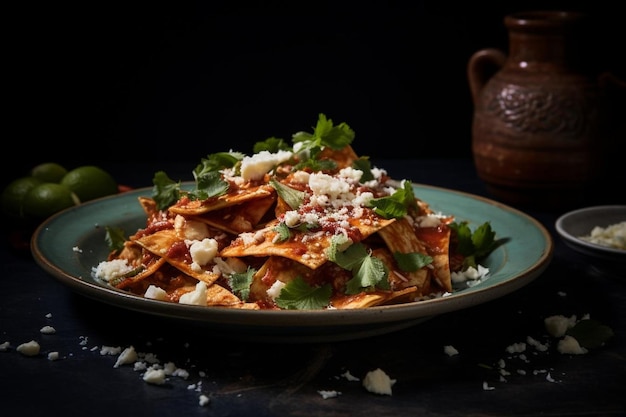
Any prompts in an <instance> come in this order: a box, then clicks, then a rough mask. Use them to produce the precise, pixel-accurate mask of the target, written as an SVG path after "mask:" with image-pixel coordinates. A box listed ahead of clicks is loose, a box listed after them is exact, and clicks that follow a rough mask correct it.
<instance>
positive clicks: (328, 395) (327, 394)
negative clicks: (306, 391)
mask: <svg viewBox="0 0 626 417" xmlns="http://www.w3.org/2000/svg"><path fill="white" fill-rule="evenodd" d="M317 393H318V394H319V395H321V396H322V398H323V399H325V400H327V399H329V398H336V397H338V396H340V395H341V392H340V391H334V390H331V391H327V390H319V391H317Z"/></svg>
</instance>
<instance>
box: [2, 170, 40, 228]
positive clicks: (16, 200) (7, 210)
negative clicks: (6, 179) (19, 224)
mask: <svg viewBox="0 0 626 417" xmlns="http://www.w3.org/2000/svg"><path fill="white" fill-rule="evenodd" d="M39 184H41V180H39V179H38V178H35V177H21V178H17V179H15V180H13V181H11V182H10V183H9V184H8V185H7V186H6V187H5V188H4V190H3V191H2V212H3V213H4V214H5V215H7V216H9V217H11V218H16V219H17V218H23V217H24V215H23V213H22V203H23V201H24V196H25V195H26V194H27V193H28V192H29V191H30V190H31V189H32V188H34V187H35V186H37V185H39Z"/></svg>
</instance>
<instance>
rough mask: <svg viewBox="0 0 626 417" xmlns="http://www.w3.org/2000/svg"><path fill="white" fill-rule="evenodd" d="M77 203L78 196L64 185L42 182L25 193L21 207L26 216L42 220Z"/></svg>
mask: <svg viewBox="0 0 626 417" xmlns="http://www.w3.org/2000/svg"><path fill="white" fill-rule="evenodd" d="M79 203H80V201H78V198H77V197H76V196H75V195H73V193H72V191H71V190H70V189H69V188H67V187H66V186H65V185H61V184H57V183H54V182H44V183H41V184H39V185H36V186H35V187H33V188H32V189H31V190H30V191H28V193H26V195H25V196H24V201H23V202H22V208H23V210H24V215H25V216H26V217H30V218H32V219H38V220H43V219H45V218H47V217H50V216H51V215H53V214H54V213H56V212H59V211H61V210H64V209H66V208H68V207H72V206H74V205H76V204H79Z"/></svg>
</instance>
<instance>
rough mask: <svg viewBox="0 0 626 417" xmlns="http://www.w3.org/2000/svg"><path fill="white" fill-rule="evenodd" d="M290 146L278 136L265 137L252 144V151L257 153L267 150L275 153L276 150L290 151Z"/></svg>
mask: <svg viewBox="0 0 626 417" xmlns="http://www.w3.org/2000/svg"><path fill="white" fill-rule="evenodd" d="M290 150H291V147H290V146H289V144H288V143H287V142H285V140H284V139H280V138H275V137H271V138H267V139H265V140H264V141H262V142H257V143H255V144H254V146H253V148H252V151H253V152H254V153H259V152H262V151H268V152H270V153H276V152H278V151H290Z"/></svg>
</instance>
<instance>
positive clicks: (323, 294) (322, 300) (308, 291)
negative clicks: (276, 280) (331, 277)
mask: <svg viewBox="0 0 626 417" xmlns="http://www.w3.org/2000/svg"><path fill="white" fill-rule="evenodd" d="M331 295H332V287H331V285H330V284H324V285H322V286H319V287H317V286H311V285H309V284H307V282H306V281H305V280H304V279H303V278H302V277H301V276H297V277H296V278H294V280H293V281H291V282H289V283H288V284H286V285H285V286H284V287H283V288H282V290H281V291H280V295H279V296H278V297H276V300H275V301H276V304H277V305H278V306H279V307H280V308H285V309H288V310H319V309H321V308H324V307H326V306H328V304H329V302H330V296H331Z"/></svg>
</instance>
